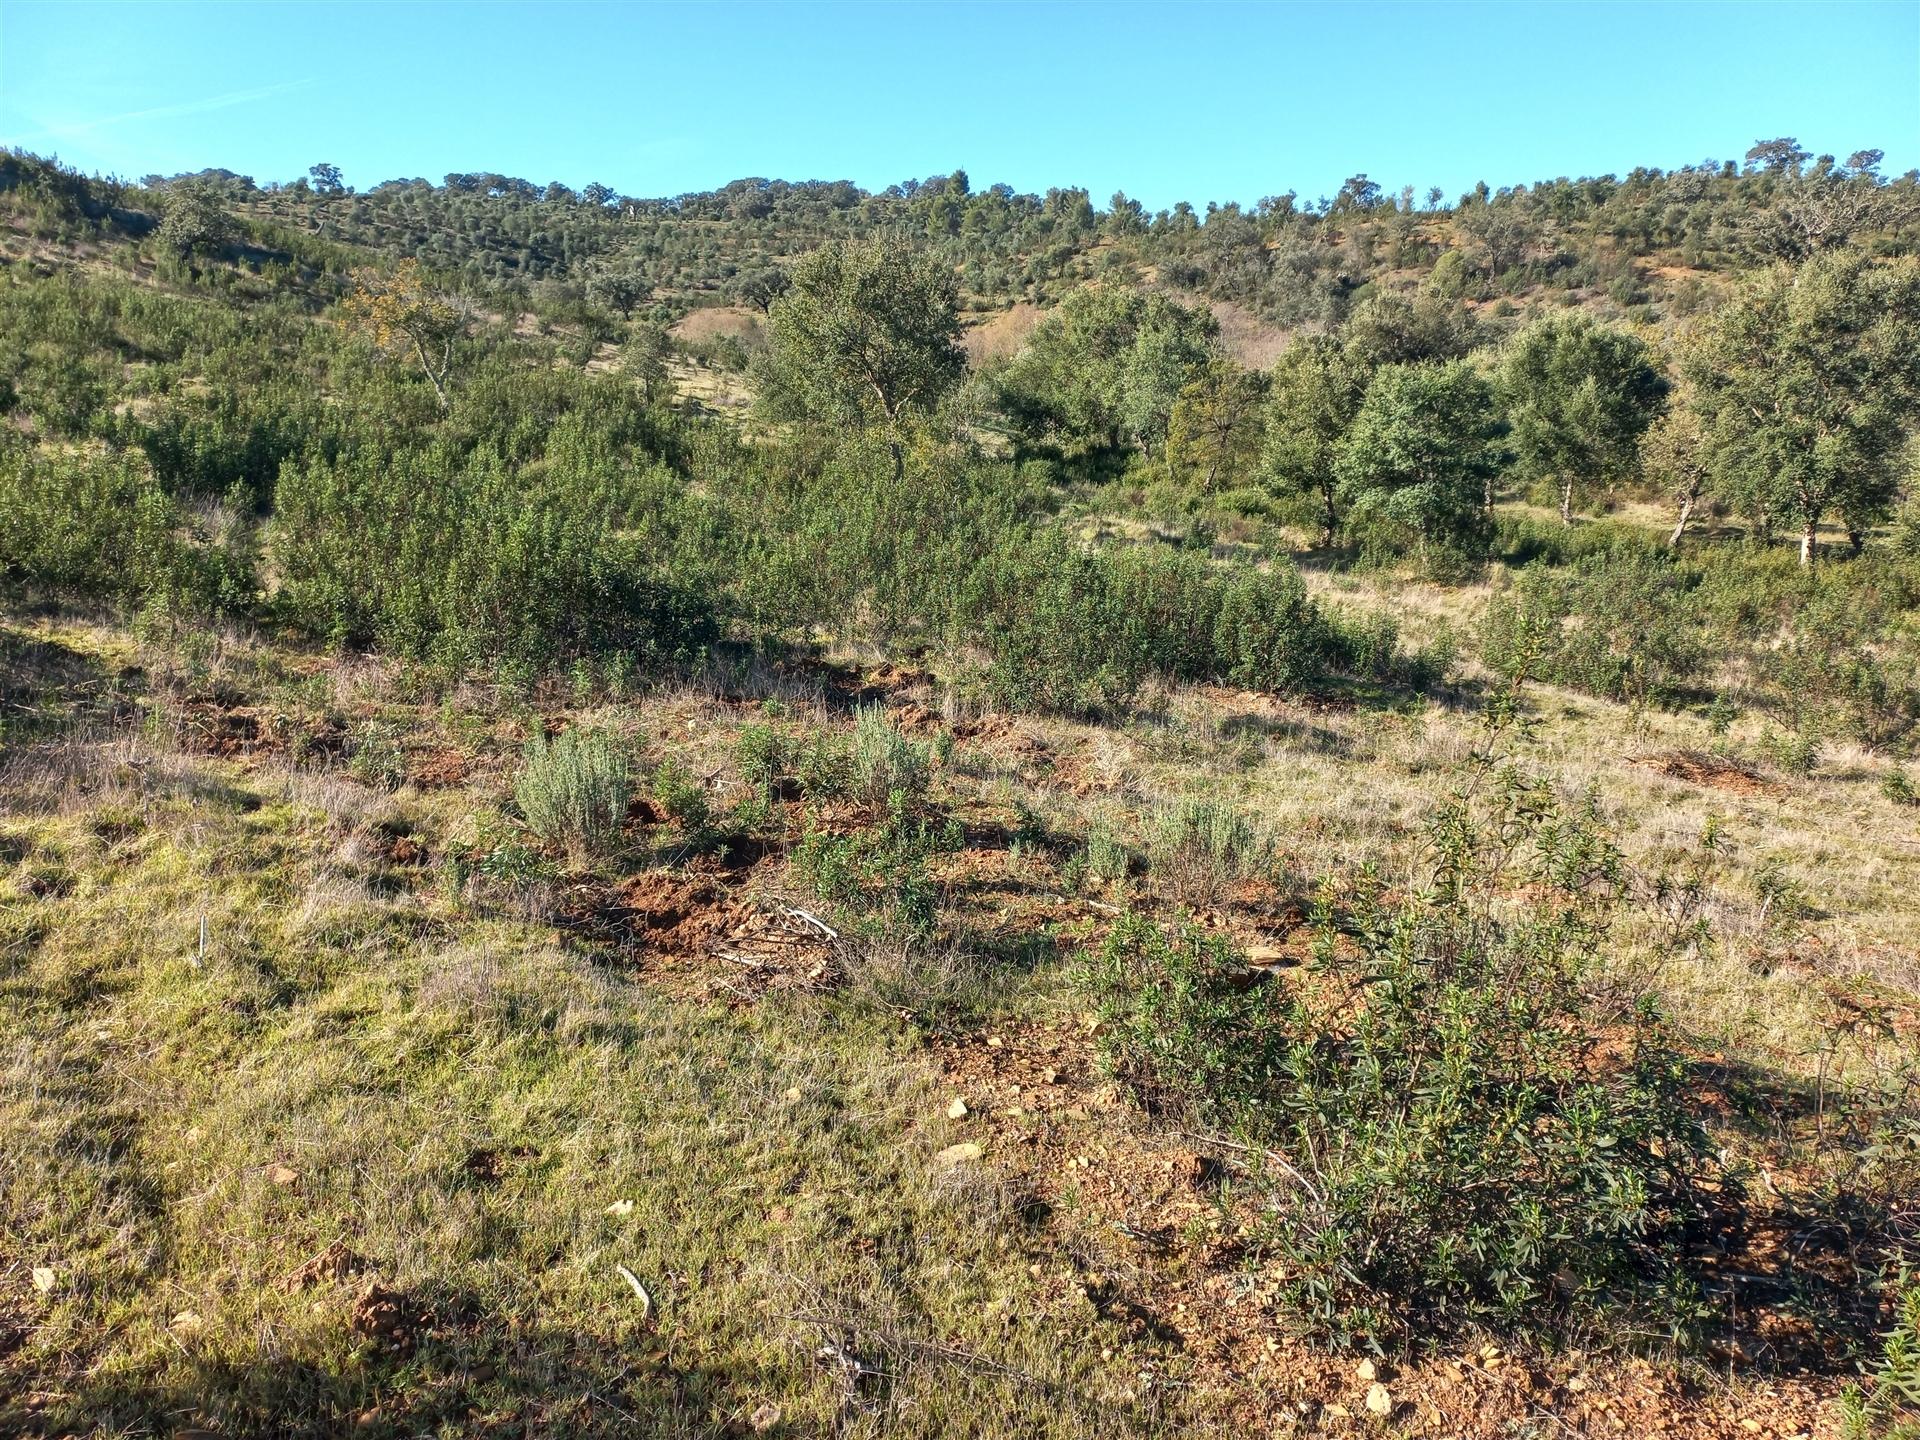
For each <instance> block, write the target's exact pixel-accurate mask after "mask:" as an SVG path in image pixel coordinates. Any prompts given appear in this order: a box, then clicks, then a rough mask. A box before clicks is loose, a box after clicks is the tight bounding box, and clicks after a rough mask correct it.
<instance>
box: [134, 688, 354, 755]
mask: <svg viewBox="0 0 1920 1440" xmlns="http://www.w3.org/2000/svg"><path fill="white" fill-rule="evenodd" d="M169 718H170V719H171V721H172V723H173V730H174V736H175V740H176V743H177V744H178V745H179V746H180V748H181V749H182V750H185V751H187V752H188V753H190V754H195V755H216V756H219V757H220V758H221V759H229V760H230V759H238V758H244V757H249V756H256V755H280V754H285V753H287V752H288V751H290V750H295V749H298V750H300V751H302V752H303V753H305V754H308V755H314V754H328V755H334V754H338V753H340V752H341V751H342V750H344V749H345V747H346V739H347V734H346V729H345V727H344V726H342V725H341V724H340V722H339V721H337V720H334V719H331V718H326V719H313V718H310V717H305V716H295V715H288V714H286V713H285V712H283V711H280V710H276V709H274V708H273V707H272V706H270V705H236V704H230V703H228V702H226V701H223V700H220V699H209V698H204V697H202V698H197V699H192V700H188V701H186V702H184V703H183V704H181V705H180V706H179V707H178V708H177V709H175V710H174V711H173V712H172V714H171V715H170V716H169Z"/></svg>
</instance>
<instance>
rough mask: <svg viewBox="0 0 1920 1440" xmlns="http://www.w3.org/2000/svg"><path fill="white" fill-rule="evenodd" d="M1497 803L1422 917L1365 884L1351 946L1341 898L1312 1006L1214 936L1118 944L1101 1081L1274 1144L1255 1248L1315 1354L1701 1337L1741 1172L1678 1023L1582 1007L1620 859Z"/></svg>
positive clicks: (1444, 841)
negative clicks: (1409, 1345)
mask: <svg viewBox="0 0 1920 1440" xmlns="http://www.w3.org/2000/svg"><path fill="white" fill-rule="evenodd" d="M1494 791H1495V797H1496V798H1495V799H1494V800H1493V801H1492V802H1490V803H1489V806H1488V807H1487V809H1486V811H1485V813H1478V814H1470V813H1468V811H1467V809H1466V808H1465V807H1464V805H1462V806H1456V807H1451V808H1450V809H1449V810H1447V811H1445V812H1442V814H1440V815H1439V816H1437V817H1436V820H1435V823H1434V826H1433V856H1434V868H1433V881H1432V884H1431V886H1430V887H1429V888H1428V889H1427V890H1425V891H1423V892H1421V893H1418V894H1416V895H1413V896H1411V897H1409V898H1401V899H1389V898H1388V897H1387V895H1386V893H1385V892H1384V891H1383V890H1382V888H1381V887H1380V886H1379V885H1378V883H1377V882H1373V881H1370V880H1363V881H1362V882H1360V883H1357V884H1355V885H1354V886H1352V887H1351V888H1350V892H1349V893H1348V894H1346V895H1345V896H1343V897H1342V899H1343V901H1344V910H1345V914H1344V915H1339V916H1338V919H1337V920H1336V915H1337V913H1338V912H1336V910H1335V908H1334V906H1333V904H1332V895H1331V892H1330V893H1329V897H1328V900H1327V901H1326V902H1324V903H1323V905H1322V907H1321V911H1320V914H1319V917H1318V921H1317V929H1318V939H1317V944H1316V954H1315V962H1314V972H1313V974H1312V976H1311V977H1310V979H1309V980H1308V981H1306V982H1304V983H1302V984H1300V985H1299V986H1298V987H1297V988H1293V987H1288V988H1284V989H1283V988H1282V987H1281V985H1280V983H1279V982H1274V981H1270V980H1266V979H1264V978H1262V977H1259V976H1256V975H1254V974H1252V973H1251V972H1250V971H1249V969H1248V967H1247V966H1246V964H1245V963H1244V962H1243V961H1242V960H1241V959H1240V958H1239V957H1238V956H1237V955H1236V954H1235V953H1234V951H1233V950H1232V948H1231V946H1230V945H1229V944H1228V943H1227V942H1226V941H1224V940H1222V939H1221V938H1219V937H1217V936H1208V935H1204V934H1201V933H1199V932H1187V933H1183V934H1176V935H1173V936H1168V935H1165V934H1163V933H1161V932H1160V931H1159V930H1158V929H1156V928H1155V927H1153V926H1152V925H1149V924H1147V923H1146V922H1145V921H1143V920H1140V919H1138V918H1134V919H1130V920H1129V921H1128V922H1126V923H1124V924H1122V925H1120V926H1118V927H1116V929H1115V931H1114V933H1113V935H1112V937H1111V938H1110V939H1109V941H1108V942H1107V944H1106V945H1105V947H1103V949H1102V951H1101V953H1100V956H1099V958H1098V959H1097V961H1096V962H1094V964H1093V965H1092V966H1091V967H1090V968H1089V972H1088V976H1087V983H1088V986H1089V989H1090V991H1091V995H1092V998H1093V1000H1094V1002H1095V1003H1096V1005H1097V1006H1098V1009H1099V1014H1100V1018H1101V1021H1102V1030H1101V1039H1100V1047H1101V1053H1102V1055H1103V1058H1104V1060H1105V1063H1106V1064H1107V1065H1108V1066H1109V1067H1110V1068H1111V1070H1112V1071H1113V1073H1114V1074H1116V1075H1117V1076H1118V1077H1120V1078H1121V1079H1122V1080H1124V1081H1125V1082H1126V1083H1127V1084H1128V1085H1129V1086H1130V1087H1131V1088H1132V1089H1133V1090H1134V1092H1135V1093H1136V1094H1137V1095H1139V1096H1140V1097H1141V1099H1142V1101H1143V1102H1144V1103H1146V1104H1147V1105H1149V1106H1151V1107H1153V1108H1155V1109H1159V1110H1172V1111H1175V1112H1177V1113H1180V1114H1182V1115H1184V1116H1187V1117H1190V1119H1191V1120H1193V1121H1198V1122H1201V1123H1208V1124H1212V1125H1215V1126H1219V1127H1221V1128H1225V1129H1231V1130H1234V1131H1236V1132H1239V1133H1242V1134H1244V1135H1246V1136H1248V1137H1249V1138H1251V1139H1252V1140H1253V1141H1254V1142H1255V1144H1256V1150H1257V1153H1258V1154H1259V1155H1261V1156H1263V1157H1264V1158H1263V1159H1261V1160H1259V1161H1257V1162H1256V1164H1255V1167H1254V1173H1253V1175H1252V1180H1253V1182H1254V1184H1255V1185H1256V1186H1257V1187H1258V1192H1259V1195H1260V1202H1261V1203H1260V1207H1259V1211H1258V1218H1255V1219H1253V1220H1251V1221H1250V1222H1249V1224H1248V1228H1247V1231H1246V1234H1245V1236H1244V1239H1245V1242H1246V1244H1247V1245H1248V1246H1249V1247H1250V1249H1251V1250H1252V1252H1253V1253H1254V1254H1255V1255H1256V1256H1257V1257H1259V1259H1260V1261H1261V1263H1262V1264H1263V1265H1264V1266H1266V1267H1268V1268H1269V1269H1270V1270H1271V1272H1272V1273H1273V1274H1274V1275H1275V1277H1276V1278H1277V1280H1278V1281H1279V1287H1280V1288H1279V1302H1280V1304H1281V1306H1282V1308H1283V1309H1284V1310H1285V1311H1286V1312H1288V1313H1289V1314H1290V1315H1291V1316H1292V1317H1293V1318H1294V1319H1295V1320H1297V1321H1299V1322H1300V1323H1303V1324H1305V1325H1307V1326H1308V1327H1310V1328H1312V1329H1314V1330H1317V1331H1320V1332H1323V1333H1328V1334H1331V1335H1334V1336H1336V1337H1339V1338H1341V1339H1344V1340H1348V1341H1354V1340H1359V1339H1362V1338H1364V1339H1365V1340H1366V1341H1367V1342H1368V1343H1373V1344H1383V1345H1384V1344H1390V1343H1394V1342H1398V1341H1405V1340H1407V1339H1409V1338H1410V1337H1412V1336H1413V1335H1416V1334H1432V1333H1436V1332H1439V1331H1444V1330H1447V1329H1450V1328H1454V1327H1459V1326H1465V1325H1492V1326H1497V1327H1500V1328H1503V1329H1509V1330H1515V1331H1553V1330H1559V1329H1565V1328H1568V1327H1571V1326H1575V1325H1579V1324H1582V1323H1586V1322H1589V1321H1593V1320H1596V1319H1599V1318H1603V1317H1605V1316H1606V1315H1609V1314H1611V1315H1615V1316H1626V1317H1630V1318H1631V1319H1632V1322H1633V1323H1635V1324H1640V1325H1644V1324H1646V1323H1659V1324H1662V1325H1664V1326H1666V1327H1668V1328H1670V1329H1672V1330H1674V1331H1675V1332H1686V1331H1688V1330H1689V1329H1691V1327H1693V1326H1695V1325H1696V1324H1697V1323H1698V1322H1699V1320H1700V1319H1701V1317H1702V1314H1703V1304H1702V1302H1701V1301H1700V1300H1699V1298H1698V1294H1697V1290H1696V1287H1695V1286H1694V1285H1693V1283H1692V1281H1691V1280H1690V1278H1689V1276H1688V1274H1687V1272H1686V1269H1685V1266H1684V1265H1683V1263H1682V1261H1681V1247H1682V1245H1683V1243H1684V1239H1685V1236H1686V1234H1687V1232H1688V1229H1689V1227H1690V1226H1692V1225H1694V1224H1695V1223H1697V1222H1698V1221H1700V1220H1701V1218H1702V1217H1703V1215H1704V1211H1705V1199H1704V1192H1703V1186H1704V1185H1706V1184H1708V1183H1711V1182H1712V1181H1713V1180H1714V1179H1715V1178H1717V1177H1718V1176H1719V1167H1718V1165H1717V1163H1716V1161H1715V1158H1714V1153H1713V1150H1712V1147H1711V1146H1710V1144H1709V1143H1708V1140H1707V1137H1706V1135H1705V1133H1704V1131H1703V1129H1702V1128H1701V1126H1700V1124H1699V1123H1698V1121H1697V1120H1696V1119H1695V1118H1694V1117H1693V1116H1692V1115H1691V1114H1690V1112H1689V1110H1688V1108H1687V1101H1688V1097H1689V1094H1690V1085H1689V1080H1688V1076H1687V1071H1686V1068H1685V1067H1684V1065H1683V1064H1682V1063H1681V1062H1680V1061H1679V1060H1678V1059H1677V1058H1676V1056H1675V1054H1674V1052H1673V1050H1672V1048H1671V1047H1670V1045H1669V1043H1668V1038H1667V1031H1666V1028H1665V1025H1664V1023H1663V1022H1662V1020H1661V1018H1660V1017H1659V1015H1658V1014H1657V1013H1656V1012H1655V1010H1654V1009H1653V1008H1652V1007H1651V1006H1650V1005H1643V1006H1641V1007H1639V1008H1637V1009H1635V1010H1634V1011H1633V1012H1632V1013H1631V1014H1630V1015H1628V1016H1626V1017H1624V1018H1621V1019H1617V1020H1603V1019H1601V1018H1597V1017H1596V1016H1595V1014H1594V1010H1593V1006H1592V1005H1591V1004H1590V1002H1589V1001H1588V998H1587V996H1586V993H1585V991H1584V988H1583V985H1582V980H1583V971H1582V967H1583V965H1584V964H1585V962H1586V959H1587V957H1588V956H1590V955H1591V954H1592V953H1593V952H1594V949H1595V946H1596V944H1597V943H1598V941H1599V940H1600V937H1601V936H1602V934H1603V933H1604V930H1605V926H1606V922H1607V919H1608V917H1609V916H1610V915H1611V913H1612V910H1613V907H1614V906H1615V905H1616V904H1617V903H1618V902H1619V899H1620V896H1621V893H1622V885H1623V882H1622V880H1621V877H1620V873H1619V866H1618V854H1617V852H1616V851H1614V850H1613V849H1612V847H1611V844H1610V842H1609V841H1608V840H1607V838H1606V837H1605V836H1604V834H1602V833H1600V831H1599V830H1598V829H1597V827H1596V824H1595V822H1594V819H1593V816H1592V813H1591V811H1590V809H1582V810H1575V811H1572V812H1568V811H1566V810H1564V809H1563V808H1562V807H1559V806H1557V805H1556V804H1555V803H1554V802H1553V800H1552V797H1551V795H1550V793H1549V792H1547V791H1546V790H1545V789H1544V788H1543V787H1540V786H1538V785H1534V784H1530V783H1527V782H1524V781H1523V780H1521V779H1520V778H1518V777H1516V776H1514V775H1512V774H1511V773H1510V772H1508V773H1504V774H1502V775H1501V776H1500V777H1499V778H1498V782H1497V784H1496V785H1495V787H1494ZM1516 872H1517V873H1516ZM1522 887H1524V888H1525V889H1526V891H1527V892H1528V893H1530V894H1531V895H1532V896H1534V897H1535V898H1534V899H1533V900H1531V901H1530V902H1527V903H1522V904H1519V905H1515V904H1514V903H1512V902H1511V899H1510V897H1511V895H1512V894H1513V893H1514V892H1515V891H1516V890H1518V889H1520V888H1522ZM1496 896H1501V897H1503V898H1502V899H1501V900H1500V902H1499V903H1496Z"/></svg>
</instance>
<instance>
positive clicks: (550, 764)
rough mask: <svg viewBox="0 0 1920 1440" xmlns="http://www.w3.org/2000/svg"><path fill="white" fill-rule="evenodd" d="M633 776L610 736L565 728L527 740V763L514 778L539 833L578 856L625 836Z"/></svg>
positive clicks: (516, 796) (518, 797) (521, 801)
mask: <svg viewBox="0 0 1920 1440" xmlns="http://www.w3.org/2000/svg"><path fill="white" fill-rule="evenodd" d="M632 795H633V778H632V773H631V771H630V769H629V767H628V764H627V757H626V756H625V755H624V754H623V753H622V752H621V750H620V747H619V746H618V745H616V744H615V743H614V741H613V740H612V739H611V738H609V737H608V736H605V735H602V734H598V733H596V732H594V731H590V730H581V729H578V728H570V729H566V730H562V731H561V732H560V733H559V735H557V736H555V737H554V738H553V739H552V740H548V739H547V738H546V736H544V735H535V736H534V737H533V738H532V739H530V740H529V741H527V746H526V752H525V763H524V764H523V765H522V767H521V770H520V777H519V779H518V780H516V781H515V782H514V786H513V798H514V803H515V804H517V805H518V806H519V807H520V813H521V814H522V815H524V816H525V817H526V820H527V824H528V825H529V826H530V827H532V829H533V832H534V834H536V835H538V836H539V837H540V838H541V839H542V840H545V841H547V842H548V843H549V844H558V845H564V846H565V847H566V849H567V853H568V854H569V855H570V856H572V857H573V858H574V859H576V860H579V859H582V858H584V857H585V856H587V855H590V854H594V853H598V852H602V851H604V850H606V849H607V848H609V847H610V846H611V845H613V844H614V842H615V841H617V840H618V839H619V837H620V826H621V823H622V822H623V821H624V820H625V819H626V815H627V803H628V801H629V800H630V799H631V798H632Z"/></svg>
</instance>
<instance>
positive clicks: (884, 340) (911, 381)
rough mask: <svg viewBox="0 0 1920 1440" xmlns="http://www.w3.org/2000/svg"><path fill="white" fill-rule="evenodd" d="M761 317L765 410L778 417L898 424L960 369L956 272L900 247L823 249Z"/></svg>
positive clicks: (921, 409)
mask: <svg viewBox="0 0 1920 1440" xmlns="http://www.w3.org/2000/svg"><path fill="white" fill-rule="evenodd" d="M792 282H793V283H792V286H791V288H790V289H788V290H787V292H786V293H785V294H784V295H782V296H781V297H780V298H779V299H778V300H775V301H774V302H773V305H772V308H771V309H770V310H769V311H768V312H767V327H768V336H767V339H768V343H767V348H766V350H765V352H764V356H763V363H762V365H761V368H760V371H759V380H760V399H761V403H762V404H763V405H764V406H765V407H766V408H767V409H768V410H769V411H770V412H771V413H772V414H773V415H774V416H775V417H777V418H779V419H783V420H811V421H817V422H820V423H824V424H842V425H861V424H880V425H886V426H898V425H900V424H901V423H902V422H904V421H905V420H906V419H907V418H908V417H909V416H910V415H915V414H919V415H924V414H926V413H928V412H930V411H931V410H933V409H934V408H936V407H937V406H938V405H939V403H940V400H941V398H942V397H943V396H944V395H945V394H946V392H947V391H948V390H950V389H951V388H952V387H953V386H954V385H955V384H957V383H958V382H959V380H960V377H961V375H962V374H964V373H965V371H966V354H965V352H964V351H962V350H961V349H960V345H959V339H960V318H959V313H958V305H959V289H958V286H957V285H956V283H955V280H954V276H953V272H952V271H951V270H950V269H948V268H947V267H945V266H943V265H941V264H940V263H939V261H938V260H936V259H934V258H933V257H932V256H929V255H926V254H924V253H923V252H921V251H918V250H916V249H914V248H913V247H911V246H908V245H905V244H902V243H901V242H899V241H896V240H890V239H887V240H876V241H874V242H872V243H869V244H860V245H851V244H846V243H842V242H834V243H830V244H827V245H823V246H821V247H820V248H819V249H818V250H815V251H814V252H813V253H812V254H810V255H808V256H806V257H805V258H804V259H802V260H801V261H800V262H799V263H798V264H796V265H795V266H794V268H793V274H792Z"/></svg>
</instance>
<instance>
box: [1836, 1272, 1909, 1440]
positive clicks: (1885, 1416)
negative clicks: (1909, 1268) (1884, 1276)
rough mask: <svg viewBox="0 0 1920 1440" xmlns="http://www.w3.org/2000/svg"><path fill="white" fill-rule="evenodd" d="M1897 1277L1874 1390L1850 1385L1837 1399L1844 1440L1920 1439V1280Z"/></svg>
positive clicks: (1875, 1373)
mask: <svg viewBox="0 0 1920 1440" xmlns="http://www.w3.org/2000/svg"><path fill="white" fill-rule="evenodd" d="M1901 1280H1902V1285H1901V1291H1900V1296H1899V1299H1898V1301H1897V1303H1896V1305H1895V1307H1894V1322H1893V1328H1892V1329H1891V1330H1889V1331H1888V1332H1887V1338H1886V1342H1885V1346H1884V1348H1883V1350H1882V1352H1881V1358H1880V1363H1879V1364H1878V1365H1877V1366H1876V1367H1875V1369H1874V1372H1873V1385H1872V1388H1871V1389H1863V1388H1862V1387H1861V1386H1859V1385H1849V1386H1848V1387H1847V1389H1846V1393H1845V1394H1843V1395H1842V1396H1841V1397H1840V1433H1841V1435H1842V1436H1843V1437H1844V1440H1920V1281H1917V1280H1916V1279H1915V1277H1913V1276H1911V1275H1903V1276H1902V1277H1901Z"/></svg>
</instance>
